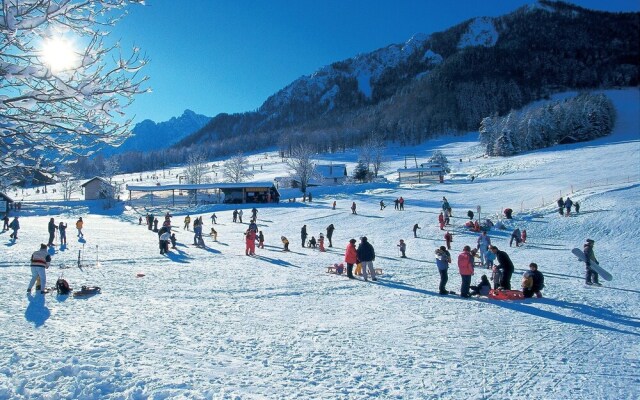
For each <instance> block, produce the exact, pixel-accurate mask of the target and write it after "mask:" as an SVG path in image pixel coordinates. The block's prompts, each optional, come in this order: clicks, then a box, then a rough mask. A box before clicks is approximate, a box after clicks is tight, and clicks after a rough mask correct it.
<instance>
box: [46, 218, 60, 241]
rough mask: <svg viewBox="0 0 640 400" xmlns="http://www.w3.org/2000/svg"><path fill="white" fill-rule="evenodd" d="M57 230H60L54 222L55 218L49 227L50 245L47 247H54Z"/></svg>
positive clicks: (51, 220) (50, 221)
mask: <svg viewBox="0 0 640 400" xmlns="http://www.w3.org/2000/svg"><path fill="white" fill-rule="evenodd" d="M56 229H58V225H56V222H55V221H54V220H53V218H51V219H50V220H49V225H48V226H47V230H48V231H49V243H47V246H53V239H54V238H55V236H56Z"/></svg>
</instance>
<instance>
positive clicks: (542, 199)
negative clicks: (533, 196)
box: [542, 196, 544, 207]
mask: <svg viewBox="0 0 640 400" xmlns="http://www.w3.org/2000/svg"><path fill="white" fill-rule="evenodd" d="M542 207H544V196H542Z"/></svg>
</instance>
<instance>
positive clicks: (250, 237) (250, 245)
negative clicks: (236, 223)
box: [245, 229, 256, 256]
mask: <svg viewBox="0 0 640 400" xmlns="http://www.w3.org/2000/svg"><path fill="white" fill-rule="evenodd" d="M245 241H246V248H245V254H246V255H248V256H254V255H255V254H256V231H254V230H253V229H248V230H247V232H245Z"/></svg>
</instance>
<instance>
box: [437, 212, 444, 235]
mask: <svg viewBox="0 0 640 400" xmlns="http://www.w3.org/2000/svg"><path fill="white" fill-rule="evenodd" d="M438 223H439V224H440V230H441V231H443V230H444V214H442V211H441V212H440V215H438Z"/></svg>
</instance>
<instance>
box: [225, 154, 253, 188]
mask: <svg viewBox="0 0 640 400" xmlns="http://www.w3.org/2000/svg"><path fill="white" fill-rule="evenodd" d="M248 168H249V160H248V159H247V158H246V157H245V156H244V155H243V154H242V153H238V154H236V155H235V156H234V157H231V158H230V159H228V160H227V161H225V163H224V165H223V166H222V174H223V175H224V178H225V179H226V180H227V181H229V182H233V183H238V182H242V181H243V180H245V179H249V178H251V177H253V172H251V171H249V169H248Z"/></svg>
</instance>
